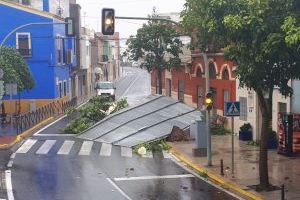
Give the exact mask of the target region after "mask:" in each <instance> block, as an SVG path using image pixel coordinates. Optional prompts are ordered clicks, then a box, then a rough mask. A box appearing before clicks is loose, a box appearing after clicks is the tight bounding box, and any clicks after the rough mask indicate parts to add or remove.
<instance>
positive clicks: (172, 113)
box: [78, 96, 201, 147]
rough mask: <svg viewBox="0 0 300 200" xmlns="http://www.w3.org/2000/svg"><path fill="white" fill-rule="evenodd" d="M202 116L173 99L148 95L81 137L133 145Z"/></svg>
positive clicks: (154, 138)
mask: <svg viewBox="0 0 300 200" xmlns="http://www.w3.org/2000/svg"><path fill="white" fill-rule="evenodd" d="M200 117H201V113H200V112H199V111H196V110H195V109H194V108H191V107H189V106H187V105H185V104H183V103H179V102H177V101H175V100H174V99H172V98H169V97H164V96H149V97H148V98H147V99H146V101H145V102H143V103H142V104H140V105H138V106H136V107H132V108H128V109H126V110H123V111H121V112H118V113H115V114H114V115H112V116H110V117H108V118H106V119H104V120H102V121H101V122H99V123H97V124H96V125H95V126H93V127H92V128H90V129H88V130H87V131H86V132H84V133H82V134H81V135H80V136H78V137H79V138H82V139H87V140H95V141H99V142H107V143H112V144H115V145H121V146H129V147H131V146H135V145H137V144H140V143H143V142H147V141H152V140H156V139H159V138H163V137H166V136H168V135H169V134H170V132H171V130H172V128H173V127H174V126H177V127H179V128H186V127H188V126H189V125H190V124H191V123H192V121H193V120H195V119H199V118H200Z"/></svg>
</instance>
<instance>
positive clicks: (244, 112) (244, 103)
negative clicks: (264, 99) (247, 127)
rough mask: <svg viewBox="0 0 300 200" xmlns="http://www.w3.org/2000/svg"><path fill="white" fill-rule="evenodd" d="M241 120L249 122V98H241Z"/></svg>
mask: <svg viewBox="0 0 300 200" xmlns="http://www.w3.org/2000/svg"><path fill="white" fill-rule="evenodd" d="M240 112H241V115H240V120H243V121H247V97H240Z"/></svg>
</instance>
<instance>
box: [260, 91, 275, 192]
mask: <svg viewBox="0 0 300 200" xmlns="http://www.w3.org/2000/svg"><path fill="white" fill-rule="evenodd" d="M257 95H258V102H259V107H260V110H261V113H262V127H261V133H260V149H259V186H260V189H262V190H267V189H268V187H269V186H270V184H269V172H268V131H269V123H270V120H271V116H272V113H271V112H272V109H270V107H271V108H272V105H269V103H270V100H269V101H268V103H266V100H265V98H264V95H263V92H262V91H257ZM269 97H270V96H269ZM271 98H272V97H271Z"/></svg>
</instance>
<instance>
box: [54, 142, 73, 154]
mask: <svg viewBox="0 0 300 200" xmlns="http://www.w3.org/2000/svg"><path fill="white" fill-rule="evenodd" d="M74 143H75V141H70V140H66V141H64V144H63V145H62V146H61V147H60V149H59V151H58V152H57V154H58V155H68V154H69V153H70V151H71V149H72V147H73V145H74Z"/></svg>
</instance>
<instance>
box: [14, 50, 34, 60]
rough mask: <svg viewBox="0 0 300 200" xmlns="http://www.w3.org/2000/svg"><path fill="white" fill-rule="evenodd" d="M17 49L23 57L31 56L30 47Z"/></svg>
mask: <svg viewBox="0 0 300 200" xmlns="http://www.w3.org/2000/svg"><path fill="white" fill-rule="evenodd" d="M17 50H18V52H19V53H20V54H21V55H22V56H23V57H25V58H28V57H32V50H31V49H17Z"/></svg>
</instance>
